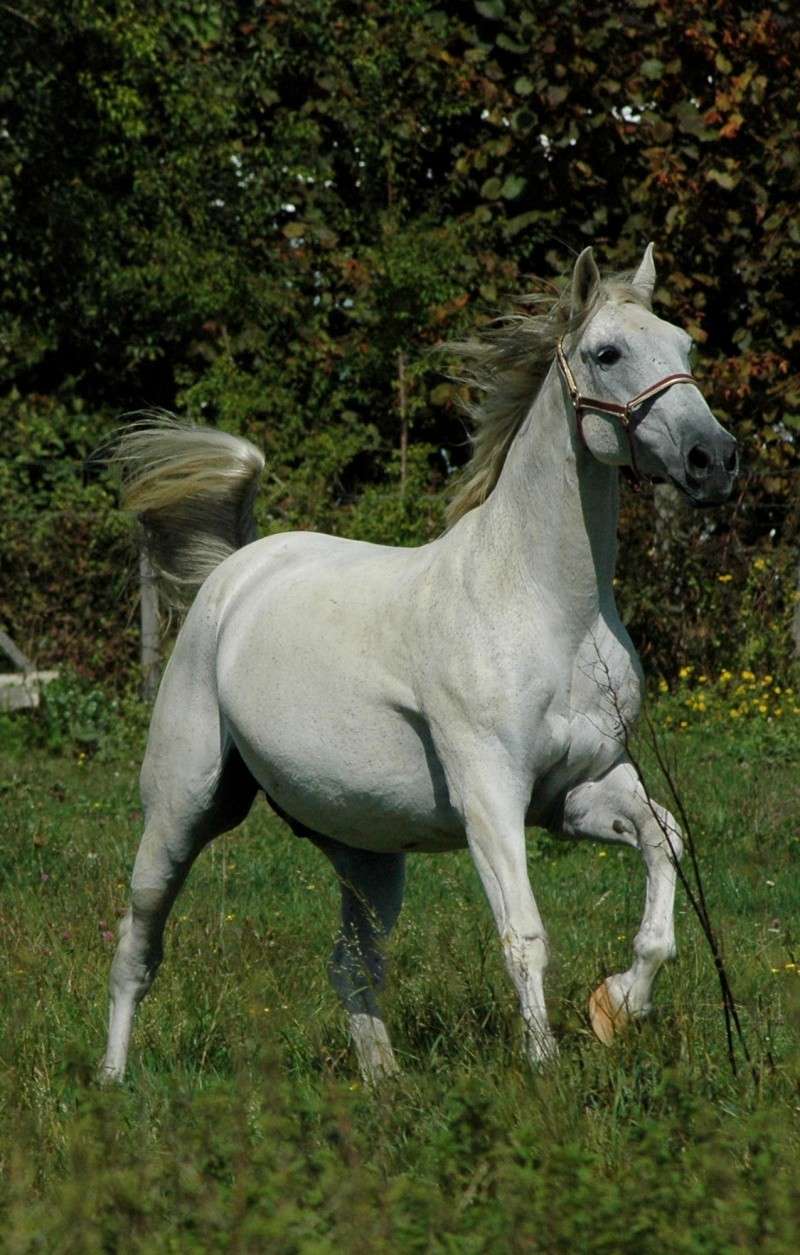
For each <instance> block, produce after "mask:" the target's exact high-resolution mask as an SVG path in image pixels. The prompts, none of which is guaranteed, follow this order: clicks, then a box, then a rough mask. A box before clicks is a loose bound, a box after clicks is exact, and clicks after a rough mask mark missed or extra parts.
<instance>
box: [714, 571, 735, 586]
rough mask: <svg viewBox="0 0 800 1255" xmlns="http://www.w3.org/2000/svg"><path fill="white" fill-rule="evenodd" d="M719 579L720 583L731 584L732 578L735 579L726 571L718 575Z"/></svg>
mask: <svg viewBox="0 0 800 1255" xmlns="http://www.w3.org/2000/svg"><path fill="white" fill-rule="evenodd" d="M717 579H718V580H719V582H720V584H730V582H731V580H732V579H733V576H732V575H729V574H728V573H727V572H726V573H725V575H718V576H717Z"/></svg>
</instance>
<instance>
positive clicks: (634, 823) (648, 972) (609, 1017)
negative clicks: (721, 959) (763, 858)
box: [563, 761, 683, 1045]
mask: <svg viewBox="0 0 800 1255" xmlns="http://www.w3.org/2000/svg"><path fill="white" fill-rule="evenodd" d="M563 832H564V834H565V835H566V836H570V837H588V838H593V839H595V840H600V841H619V842H622V843H623V844H624V845H631V846H633V847H634V848H636V849H638V850H639V852H640V854H641V855H642V858H643V859H644V865H645V871H646V874H647V891H646V897H645V908H644V915H643V917H642V923H641V926H640V928H639V931H638V933H637V934H636V937H635V938H634V942H633V953H634V959H633V964H632V966H631V967H630V968H628V970H627V971H626V972H620V973H617V974H616V975H614V976H609V977H607V978H606V980H604V981H603V983H602V985H600V986H599V988H597V989H596V990H595V992H594V993H593V994H592V996H591V998H590V1000H589V1014H590V1018H591V1023H592V1028H593V1029H594V1031H595V1033H596V1034H597V1036H598V1037H599V1038H600V1040H601V1041H602V1042H604V1043H605V1044H606V1045H609V1044H610V1043H611V1041H613V1039H614V1036H615V1035H616V1034H617V1033H618V1032H620V1031H621V1030H622V1029H623V1028H624V1026H625V1024H626V1023H627V1021H628V1020H629V1019H632V1018H638V1017H640V1016H643V1015H646V1014H647V1013H648V1011H649V1010H650V995H651V992H652V988H653V982H654V980H655V978H656V976H657V974H658V971H659V969H660V968H661V966H662V964H663V963H664V961H665V960H666V959H671V958H674V957H675V931H674V923H673V912H674V905H675V881H676V878H677V863H678V861H679V860H680V857H681V855H682V853H683V841H682V840H681V834H680V829H679V828H678V825H677V824H676V822H675V820H674V819H673V817H672V815H670V813H669V811H666V810H664V808H663V807H661V806H658V805H657V804H656V803H655V802H653V801H652V800H651V799H650V798H649V797H648V796H647V794H646V793H645V791H644V789H643V787H642V785H641V783H640V781H639V778H638V776H637V774H636V772H635V770H634V768H633V766H632V765H631V763H629V762H627V761H625V762H622V763H619V764H618V765H617V766H616V767H613V768H612V769H611V771H609V772H608V774H607V775H605V776H604V777H603V778H602V779H600V780H597V781H591V782H587V783H586V784H581V785H578V786H577V788H575V789H572V790H570V792H569V793H568V794H567V797H566V802H565V806H564V819H563Z"/></svg>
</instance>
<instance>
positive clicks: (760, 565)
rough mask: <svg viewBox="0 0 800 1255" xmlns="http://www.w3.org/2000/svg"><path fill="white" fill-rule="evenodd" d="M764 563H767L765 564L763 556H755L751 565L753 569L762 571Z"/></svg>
mask: <svg viewBox="0 0 800 1255" xmlns="http://www.w3.org/2000/svg"><path fill="white" fill-rule="evenodd" d="M766 565H767V564H766V562H765V561H764V559H763V558H756V559H755V561H754V563H753V566H754V567H755V569H756V570H757V571H763V570H764V567H765V566H766Z"/></svg>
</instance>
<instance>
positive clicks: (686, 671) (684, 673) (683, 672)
mask: <svg viewBox="0 0 800 1255" xmlns="http://www.w3.org/2000/svg"><path fill="white" fill-rule="evenodd" d="M693 671H694V667H681V669H680V671H679V672H678V675H679V676H680V678H681V679H682V680H688V678H689V676H690V675H691V674H692V672H693Z"/></svg>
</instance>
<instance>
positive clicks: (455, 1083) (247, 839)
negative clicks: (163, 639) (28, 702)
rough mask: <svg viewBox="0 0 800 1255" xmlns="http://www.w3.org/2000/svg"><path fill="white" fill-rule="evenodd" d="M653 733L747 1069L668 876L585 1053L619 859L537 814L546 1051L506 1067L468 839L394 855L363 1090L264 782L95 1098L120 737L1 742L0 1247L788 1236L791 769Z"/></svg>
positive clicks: (794, 1093) (129, 834) (192, 890)
mask: <svg viewBox="0 0 800 1255" xmlns="http://www.w3.org/2000/svg"><path fill="white" fill-rule="evenodd" d="M670 747H671V749H672V750H673V751H674V753H675V755H676V759H677V767H678V774H679V777H680V779H681V782H682V787H683V790H684V794H685V800H686V804H687V806H688V808H689V811H690V813H691V815H692V817H693V819H694V823H695V826H696V830H697V838H698V844H699V847H700V854H701V862H702V866H703V870H704V873H705V877H706V888H707V892H708V895H709V899H710V904H711V910H712V914H713V916H714V918H715V921H716V924H717V927H718V929H719V932H720V934H721V936H722V940H723V945H724V950H725V955H726V959H727V963H728V965H729V970H730V975H731V981H732V984H733V989H734V993H735V995H736V1000H737V1003H738V1005H739V1008H740V1013H741V1017H742V1022H743V1026H744V1030H745V1033H746V1036H747V1040H748V1044H749V1047H750V1050H751V1052H752V1055H753V1059H754V1062H755V1065H756V1070H757V1073H758V1079H757V1081H754V1080H753V1078H752V1076H751V1075H750V1074H749V1072H748V1070H747V1069H746V1068H742V1069H741V1071H740V1074H739V1076H738V1077H736V1078H735V1077H733V1075H732V1074H731V1071H730V1069H729V1065H728V1061H727V1056H726V1049H725V1037H724V1027H723V1021H722V1016H721V1011H720V996H719V989H718V986H717V983H716V978H715V975H714V971H713V967H712V964H711V962H710V959H709V956H708V953H707V950H706V949H705V947H704V942H703V940H702V937H701V935H700V930H699V928H698V925H697V923H696V921H695V919H694V917H693V915H692V914H691V911H690V910H689V908H688V907H687V904H686V901H685V898H684V896H683V895H682V894H680V893H679V901H678V913H677V926H678V944H679V958H678V960H677V962H676V963H674V964H672V965H670V967H669V969H668V970H666V971H665V972H664V973H663V975H662V976H661V978H660V980H659V984H658V986H657V990H656V994H657V998H656V1001H657V1013H656V1014H655V1015H654V1016H653V1017H652V1019H651V1020H650V1021H649V1022H648V1023H646V1024H643V1025H641V1026H638V1027H637V1028H635V1029H634V1031H632V1032H631V1033H630V1034H629V1035H628V1036H627V1037H626V1038H625V1039H624V1040H623V1041H621V1042H620V1043H619V1044H618V1045H615V1046H614V1047H613V1048H612V1049H610V1050H608V1049H605V1048H604V1047H603V1046H601V1045H600V1044H599V1043H598V1042H596V1041H595V1040H594V1038H593V1037H592V1035H591V1034H590V1032H589V1030H588V1027H587V1020H586V1000H587V997H588V994H589V992H590V991H591V989H592V988H593V987H594V985H595V984H596V983H597V982H598V981H599V979H601V978H602V977H603V976H605V975H607V974H608V973H610V972H612V971H618V970H620V969H621V968H624V967H626V966H627V965H628V956H629V954H630V948H631V940H632V937H633V934H634V933H635V931H636V928H637V925H638V922H639V918H640V915H641V911H642V905H643V892H644V878H643V871H642V869H641V867H640V865H639V861H638V859H637V857H636V856H635V855H634V854H632V853H630V852H617V851H616V850H614V849H613V848H611V847H600V846H592V845H575V846H571V845H570V846H568V845H561V844H558V843H556V842H554V841H552V840H550V839H549V838H547V837H544V836H543V835H542V834H541V833H536V832H532V833H531V834H530V844H529V849H530V869H531V878H532V883H533V885H534V889H535V891H536V894H537V898H538V901H539V904H540V907H541V910H542V914H543V916H544V919H545V923H546V924H547V926H548V929H549V933H550V937H551V942H552V950H553V957H552V962H551V967H550V970H549V973H548V991H549V1000H550V1006H551V1010H552V1017H553V1020H554V1023H555V1027H556V1031H557V1033H558V1036H559V1038H560V1042H561V1061H560V1064H559V1065H558V1067H556V1068H552V1069H549V1070H547V1071H545V1072H544V1073H542V1074H540V1075H534V1074H533V1073H531V1071H530V1070H529V1069H528V1067H527V1066H526V1065H525V1063H524V1061H523V1059H522V1056H521V1052H520V1034H519V1027H518V1022H517V1017H516V1011H515V1004H514V998H513V995H512V991H511V989H510V986H509V982H508V981H507V979H506V976H505V973H504V970H503V968H502V962H501V958H500V952H499V946H498V943H497V941H496V938H495V934H494V928H493V925H492V922H491V918H490V915H489V910H488V907H487V905H486V903H485V902H484V900H483V897H482V894H481V891H480V888H479V885H478V883H477V878H476V876H475V875H474V873H473V871H472V868H471V866H470V863H469V860H468V858H467V856H466V855H464V854H455V855H447V856H441V855H440V856H432V857H428V858H425V857H423V856H419V857H417V858H416V859H415V858H412V859H411V860H410V868H409V883H408V894H407V899H406V905H405V908H404V911H403V915H402V917H401V922H400V924H399V926H398V929H397V933H396V938H395V940H394V942H393V945H392V948H391V958H392V966H391V975H390V988H389V991H388V993H387V996H386V999H385V1005H386V1011H387V1019H388V1021H389V1024H390V1026H391V1029H392V1032H393V1036H394V1040H395V1044H396V1047H397V1049H398V1052H399V1054H400V1055H401V1057H402V1061H403V1067H404V1071H403V1075H402V1077H401V1078H400V1079H398V1080H397V1081H396V1082H393V1083H392V1084H390V1085H388V1086H387V1087H386V1088H385V1089H384V1090H382V1091H381V1092H380V1093H379V1094H375V1093H372V1092H370V1091H369V1090H366V1089H365V1088H364V1087H363V1085H362V1084H361V1082H360V1080H359V1078H358V1075H357V1072H356V1069H355V1064H354V1060H353V1057H352V1055H351V1053H350V1050H349V1048H348V1044H347V1040H346V1036H345V1032H344V1024H343V1017H342V1015H341V1014H340V1011H339V1009H338V1007H337V1004H336V1002H335V999H334V995H333V993H332V992H331V991H330V989H329V987H328V984H327V977H326V960H327V954H328V950H329V947H330V942H331V938H332V935H333V932H334V930H335V928H336V921H337V908H338V891H337V889H336V886H335V884H334V883H333V880H332V877H331V874H330V872H329V869H328V866H327V864H326V863H325V862H324V860H323V859H322V858H321V856H319V855H318V854H317V853H316V851H315V850H314V849H313V848H312V847H311V846H310V845H308V844H307V843H305V842H303V841H299V840H297V839H296V838H294V837H291V836H290V835H289V834H288V832H287V830H286V829H285V828H284V827H283V826H282V825H281V824H280V822H279V821H277V820H276V819H275V818H274V817H272V816H271V814H270V813H269V812H268V810H267V808H266V806H265V805H264V803H263V801H261V802H259V803H257V804H256V806H255V807H254V810H253V812H252V814H251V817H250V819H249V820H248V822H247V823H246V824H245V825H244V827H243V828H242V829H240V830H239V831H238V832H237V833H234V834H231V835H230V836H228V837H226V838H223V839H222V840H220V841H219V842H217V843H216V845H215V846H214V847H212V848H211V849H210V850H208V851H206V853H205V854H204V855H203V857H202V858H201V859H200V860H199V862H198V864H197V866H196V868H195V870H194V872H193V874H192V877H191V879H190V881H189V884H188V886H187V888H186V890H185V891H184V893H183V895H182V896H181V898H180V899H179V901H178V904H177V907H176V909H175V912H174V914H173V917H172V920H171V922H170V925H169V927H168V933H167V954H166V959H165V963H164V966H163V968H162V970H161V973H160V975H159V978H158V981H157V982H156V985H155V987H154V990H153V992H152V994H151V996H150V998H149V999H148V1000H147V1001H146V1002H145V1004H144V1005H143V1006H142V1009H141V1011H140V1014H139V1018H138V1022H137V1031H136V1034H135V1038H134V1044H133V1049H132V1054H131V1067H130V1072H129V1079H128V1081H127V1083H126V1085H125V1086H124V1087H122V1088H121V1089H118V1090H112V1091H104V1090H101V1089H99V1088H98V1087H97V1086H96V1084H95V1081H94V1069H95V1066H96V1064H97V1061H98V1059H99V1057H100V1054H101V1050H102V1046H103V1031H104V1019H105V1014H106V991H105V987H106V981H107V973H108V967H109V963H110V959H111V954H112V951H113V945H114V934H115V929H116V922H117V920H118V917H119V916H120V914H121V913H122V911H123V910H124V907H125V902H126V881H127V877H128V875H129V872H130V866H131V861H132V857H133V853H134V850H135V846H136V842H137V839H138V834H139V828H140V813H139V809H138V806H139V803H138V797H137V792H136V775H137V766H138V763H137V761H136V759H137V757H138V752H139V749H140V747H139V746H138V745H137V746H135V747H134V748H131V749H129V750H126V751H124V752H122V751H120V752H117V753H115V754H111V755H106V759H107V761H98V759H96V758H95V759H91V758H77V757H76V756H75V754H74V753H68V754H66V755H64V756H56V755H53V754H46V753H44V752H39V751H35V750H23V749H22V748H20V747H18V749H17V750H16V751H15V752H13V753H10V754H6V755H5V756H4V757H2V758H0V767H1V769H2V774H0V782H1V783H0V832H1V833H2V841H0V859H1V860H2V878H3V879H2V898H1V899H0V929H1V930H2V937H1V944H0V967H1V968H2V973H1V975H0V988H2V991H3V1002H2V1007H3V1010H2V1027H1V1029H0V1034H1V1035H0V1087H1V1096H2V1104H3V1121H2V1132H1V1133H0V1165H1V1167H2V1184H1V1185H0V1190H1V1191H2V1193H1V1194H0V1210H1V1211H2V1215H1V1216H0V1248H1V1249H3V1250H4V1251H8V1252H12V1253H14V1255H17V1253H20V1255H21V1253H22V1252H28V1251H54V1252H59V1255H60V1253H62V1252H84V1251H87V1252H93V1251H98V1252H100V1251H103V1252H107V1251H116V1250H125V1251H133V1252H140V1251H141V1252H160V1251H179V1252H184V1251H253V1252H257V1251H269V1252H273V1251H274V1252H295V1251H296V1252H303V1253H308V1255H311V1253H313V1255H322V1253H324V1252H334V1251H335V1252H348V1253H349V1252H383V1251H386V1252H394V1251H401V1252H405V1251H436V1252H470V1253H472V1252H498V1251H499V1252H503V1251H547V1252H550V1251H552V1252H562V1251H577V1252H584V1251H591V1252H594V1251H599V1252H609V1253H616V1252H629V1251H630V1252H634V1251H635V1252H637V1253H638V1252H649V1251H654V1252H655V1251H658V1252H692V1253H693V1252H717V1251H720V1252H722V1251H734V1250H744V1251H753V1250H758V1251H762V1250H763V1251H770V1252H783V1251H790V1250H792V1251H793V1250H795V1249H796V1245H797V1235H798V1233H800V1154H799V1153H798V1152H800V1088H799V1086H798V1081H799V1080H800V1049H799V1040H798V1030H799V1029H800V936H798V932H799V931H800V929H799V928H798V921H799V920H800V911H799V910H798V908H799V907H800V877H799V876H798V871H797V868H798V856H799V855H800V841H799V840H798V833H799V832H800V777H799V776H798V772H797V769H796V766H795V765H794V763H793V761H792V759H791V756H790V755H786V754H781V753H776V754H773V755H770V754H769V753H766V754H761V755H753V754H751V753H748V752H747V751H746V750H743V748H742V740H741V736H739V739H738V740H737V739H735V738H734V736H733V734H730V735H728V734H724V733H720V732H718V731H715V732H714V733H713V735H710V734H707V733H705V732H704V730H703V729H702V728H694V729H693V728H688V729H687V730H686V731H685V732H684V733H682V734H675V735H673V736H672V739H671V741H670ZM656 791H657V792H660V793H661V795H662V796H664V789H663V788H661V789H660V790H656Z"/></svg>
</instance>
